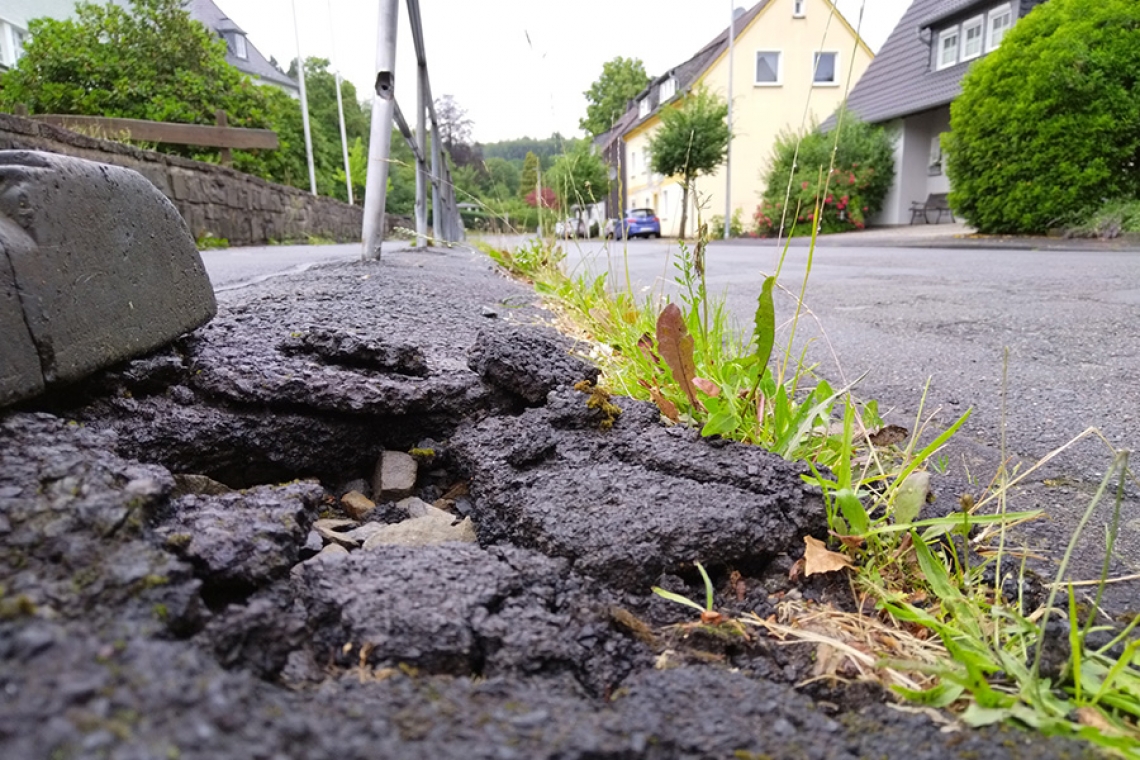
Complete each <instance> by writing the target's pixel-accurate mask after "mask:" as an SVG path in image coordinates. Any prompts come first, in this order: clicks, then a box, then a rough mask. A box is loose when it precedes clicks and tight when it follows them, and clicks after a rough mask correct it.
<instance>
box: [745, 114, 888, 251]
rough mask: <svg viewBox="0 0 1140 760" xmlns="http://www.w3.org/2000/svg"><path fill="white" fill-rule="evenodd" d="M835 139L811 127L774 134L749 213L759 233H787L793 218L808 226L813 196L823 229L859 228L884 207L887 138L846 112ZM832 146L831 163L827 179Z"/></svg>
mask: <svg viewBox="0 0 1140 760" xmlns="http://www.w3.org/2000/svg"><path fill="white" fill-rule="evenodd" d="M835 138H836V134H835V132H826V133H825V132H820V131H819V130H818V129H817V128H815V127H813V128H811V129H809V130H808V131H806V132H803V133H800V132H790V131H789V132H783V133H781V134H780V136H779V137H777V138H776V147H775V148H774V149H773V151H772V160H771V162H770V163H769V165H768V169H767V171H765V172H764V194H763V195H762V196H761V200H760V205H759V207H758V208H757V209H756V213H755V215H754V216H753V219H754V220H755V223H756V231H757V232H758V233H759V234H760V235H765V236H767V235H771V234H775V233H778V232H779V231H780V230H781V225H782V226H783V229H784V230H785V231H787V230H789V229H791V227H792V226H793V225H794V224H795V223H796V222H806V223H809V225H808V227H809V229H810V226H811V225H810V223H811V222H814V221H815V207H816V200H817V199H819V200H820V201H822V211H821V214H820V219H819V226H820V230H821V231H822V232H845V231H848V230H860V229H863V227H864V226H866V220H867V217H868V216H870V215H872V214H874V213H876V212H877V211H878V210H879V209H881V208H882V207H883V201H884V200H885V199H886V197H887V192H888V191H889V190H890V189H891V178H892V177H893V176H894V164H895V157H894V142H893V140H892V139H891V136H890V135H889V134H888V133H887V131H886V130H885V129H883V128H882V127H876V126H873V125H871V124H867V123H866V122H863V121H859V120H858V119H856V118H855V117H854V116H852V115H851V114H850V112H847V113H844V114H843V115H842V119H841V123H840V130H839V142H838V144H837V143H836V141H835ZM797 145H798V146H799V153H798V155H797V152H796V148H797ZM833 149H834V151H835V167H834V169H833V170H832V173H831V176H830V178H828V174H827V173H828V167H830V166H831V154H832V150H833ZM825 191H826V192H825ZM785 208H786V209H787V211H786V212H785ZM801 229H802V228H801Z"/></svg>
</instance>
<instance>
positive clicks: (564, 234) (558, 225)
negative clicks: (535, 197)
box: [554, 219, 587, 238]
mask: <svg viewBox="0 0 1140 760" xmlns="http://www.w3.org/2000/svg"><path fill="white" fill-rule="evenodd" d="M554 236H555V237H560V238H584V237H587V235H586V223H585V222H583V221H582V220H581V219H562V220H560V221H557V222H555V223H554Z"/></svg>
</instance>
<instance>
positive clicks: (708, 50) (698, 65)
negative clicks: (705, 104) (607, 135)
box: [619, 0, 771, 134]
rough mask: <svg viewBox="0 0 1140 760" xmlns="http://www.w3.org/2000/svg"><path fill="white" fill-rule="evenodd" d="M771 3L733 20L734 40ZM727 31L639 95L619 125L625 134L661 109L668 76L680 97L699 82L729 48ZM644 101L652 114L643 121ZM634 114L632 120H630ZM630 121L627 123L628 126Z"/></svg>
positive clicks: (764, 0) (763, 1)
mask: <svg viewBox="0 0 1140 760" xmlns="http://www.w3.org/2000/svg"><path fill="white" fill-rule="evenodd" d="M770 1H771V0H760V2H758V3H756V5H754V6H752V8H750V9H749V10H747V11H746V12H744V13H742V14H741V15H740V16H739V17H738V18H737V19H736V20H735V21H733V24H732V29H733V31H734V34H733V39H735V38H737V37H739V36H740V33H741V32H743V31H744V28H745V27H747V26H748V25H749V24H750V23H752V19H754V18H756V16H757V14H759V13H760V11H762V10H764V8H765V7H766V6H767V5H768V3H769V2H770ZM728 29H729V28H728V27H727V26H726V27H725V28H724V31H722V32H721V33H720V34H718V35H717V36H716V37H714V38H713V39H712V40H711V41H710V42H708V43H707V44H706V45H705V46H704V47H702V48H701V49H700V50H699V51H697V53H696V55H694V56H693V57H692V58H690V59H689V60H687V61H685V62H684V63H682V64H680V65H679V66H675V67H673V68H671V69H669V70H668V71H666V72H665V73H664V74H662V75H661V76H659V77H657V78H656V79H654V80H653V81H652V82H650V83H649V86H648V87H646V88H645V89H644V90H642V91H641V92H639V93H638V94H637V98H636V99H635V101H634V104H633V107H632V108H630V110H629V111H627V112H626V114H625V116H623V117H622V119H621V121H620V122H619V124H622V123H624V126H623V127H622V133H623V134H624V133H625V132H628V131H629V130H630V129H631V128H633V127H634V126H636V125H638V124H640V123H641V122H643V121H645V120H647V119H649V117H650V116H652V115H653V114H654V113H656V111H657V109H658V108H660V107H661V103H659V102H657V93H658V89H657V87H658V85H660V84H661V83H662V82H664V81H666V80H667V79H669V77H674V78H675V79H676V80H677V95H681V94H683V93H685V92H687V91H688V90H689V88H691V87H692V86H693V84H694V83H695V82H696V81H697V80H698V79H700V77H701V75H702V74H704V73H705V71H706V70H707V69H708V67H709V66H711V65H712V64H713V61H715V60H716V59H717V57H719V56H720V54H721V53H722V52H724V51H725V50H727V49H728ZM674 97H676V96H674ZM644 98H649V99H650V100H649V113H648V114H646V116H645V117H644V118H640V117H638V116H637V113H638V105H637V104H638V103H640V102H641V101H642V100H643V99H644ZM671 99H672V98H670V100H671ZM666 102H668V101H666ZM631 114H632V118H630V115H631ZM627 121H628V123H626V122H627Z"/></svg>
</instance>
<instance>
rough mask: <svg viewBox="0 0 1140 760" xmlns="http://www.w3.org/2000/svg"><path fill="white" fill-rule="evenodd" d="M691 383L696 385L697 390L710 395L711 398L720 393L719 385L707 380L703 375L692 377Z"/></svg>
mask: <svg viewBox="0 0 1140 760" xmlns="http://www.w3.org/2000/svg"><path fill="white" fill-rule="evenodd" d="M693 385H695V386H696V387H697V390H699V391H701V392H702V393H704V394H706V395H708V396H712V397H713V398H716V397H717V396H719V395H720V386H719V385H717V384H716V383H714V382H713V381H712V380H708V379H706V378H703V377H694V378H693Z"/></svg>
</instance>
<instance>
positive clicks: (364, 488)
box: [337, 478, 372, 498]
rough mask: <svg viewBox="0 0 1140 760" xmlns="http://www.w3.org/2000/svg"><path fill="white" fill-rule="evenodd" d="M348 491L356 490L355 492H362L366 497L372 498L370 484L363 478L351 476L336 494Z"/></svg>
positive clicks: (342, 494) (341, 494)
mask: <svg viewBox="0 0 1140 760" xmlns="http://www.w3.org/2000/svg"><path fill="white" fill-rule="evenodd" d="M349 491H356V492H357V493H361V494H364V495H365V496H367V497H368V498H372V486H370V485H369V484H368V481H367V480H365V479H364V478H353V479H352V480H350V481H348V482H347V483H345V484H344V485H342V486H341V487H340V488H339V489H338V490H337V495H338V496H344V495H345V494H346V493H348V492H349Z"/></svg>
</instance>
